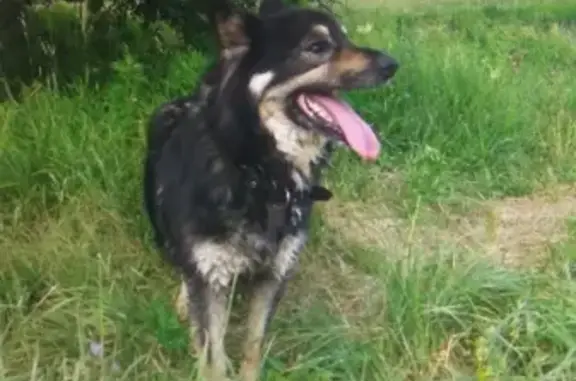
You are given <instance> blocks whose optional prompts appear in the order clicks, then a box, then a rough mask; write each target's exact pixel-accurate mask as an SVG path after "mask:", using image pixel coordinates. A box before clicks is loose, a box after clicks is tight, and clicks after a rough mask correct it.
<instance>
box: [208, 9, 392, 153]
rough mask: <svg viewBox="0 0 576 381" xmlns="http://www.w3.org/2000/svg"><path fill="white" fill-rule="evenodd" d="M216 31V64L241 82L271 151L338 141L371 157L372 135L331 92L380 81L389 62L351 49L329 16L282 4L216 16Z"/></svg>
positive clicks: (389, 70) (374, 52) (386, 57)
mask: <svg viewBox="0 0 576 381" xmlns="http://www.w3.org/2000/svg"><path fill="white" fill-rule="evenodd" d="M217 29H218V34H219V40H220V43H221V52H222V53H221V57H222V59H221V61H226V62H229V63H231V65H232V66H234V69H235V70H234V73H233V74H230V75H232V76H233V75H236V76H242V77H243V78H244V79H245V81H246V82H245V88H246V90H247V91H246V96H247V97H249V98H250V100H251V101H252V102H253V104H254V105H255V106H256V107H257V109H258V113H259V117H260V120H261V124H262V126H263V127H264V128H265V129H267V130H268V131H269V132H270V134H271V135H272V136H274V138H275V140H276V144H277V148H278V149H280V150H281V151H283V152H284V153H285V154H287V155H289V156H292V157H293V158H294V159H295V160H297V158H298V157H299V156H300V157H301V156H302V155H304V156H306V152H307V153H308V155H309V156H314V154H315V153H314V152H317V151H319V150H320V149H321V148H322V147H323V146H324V144H325V143H326V142H328V141H337V142H340V143H343V144H345V145H346V146H348V147H349V148H351V149H352V150H354V151H355V152H356V153H357V154H358V155H359V156H361V157H362V158H364V159H367V160H373V159H375V158H376V157H377V156H378V154H379V150H380V143H379V141H378V139H377V137H376V135H375V134H374V132H373V131H372V129H371V128H370V126H369V125H368V123H366V122H365V121H364V120H363V119H362V118H361V117H360V116H359V115H358V114H357V113H356V112H354V110H353V109H352V108H351V107H350V106H349V105H348V104H347V103H345V102H344V101H343V100H341V99H339V98H338V95H337V94H338V92H339V91H346V90H352V89H358V88H366V87H373V86H377V85H382V84H384V83H386V82H387V81H388V80H389V79H390V78H392V77H393V76H394V74H395V73H396V70H397V69H398V63H397V62H396V61H395V60H394V59H393V58H392V57H390V56H389V55H387V54H386V53H384V52H382V51H378V50H374V49H371V48H367V47H360V46H357V45H355V44H354V43H353V42H352V41H351V40H350V39H349V37H348V36H347V34H346V32H345V31H344V30H343V28H342V26H341V25H340V24H339V23H338V21H337V20H336V19H335V18H334V17H333V16H332V15H330V14H328V13H324V12H322V11H319V10H313V9H305V8H293V7H287V6H285V5H283V4H282V0H262V4H261V6H260V10H259V14H258V15H251V14H244V15H239V14H232V15H228V16H227V17H221V18H219V19H218V22H217ZM314 149H316V151H314ZM307 159H310V160H314V157H309V158H307ZM307 159H305V160H307Z"/></svg>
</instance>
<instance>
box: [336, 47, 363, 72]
mask: <svg viewBox="0 0 576 381" xmlns="http://www.w3.org/2000/svg"><path fill="white" fill-rule="evenodd" d="M332 65H333V66H332V67H333V69H334V71H335V72H336V74H337V75H342V74H354V73H358V72H361V71H364V70H366V69H367V68H368V66H369V65H370V59H369V58H368V57H366V55H365V54H364V53H362V52H360V51H358V50H354V49H343V50H342V51H341V52H340V53H338V55H337V56H336V57H335V58H334V60H333V64H332Z"/></svg>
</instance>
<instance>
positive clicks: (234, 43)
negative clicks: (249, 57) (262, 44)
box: [215, 13, 251, 59]
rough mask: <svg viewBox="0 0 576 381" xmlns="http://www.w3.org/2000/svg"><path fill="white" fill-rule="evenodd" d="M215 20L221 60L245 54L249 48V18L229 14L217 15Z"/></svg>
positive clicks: (247, 16)
mask: <svg viewBox="0 0 576 381" xmlns="http://www.w3.org/2000/svg"><path fill="white" fill-rule="evenodd" d="M215 18H216V30H217V33H218V41H219V42H220V54H221V56H222V58H224V59H228V58H233V57H235V56H238V55H241V54H243V53H245V52H246V50H248V48H249V46H250V35H249V28H250V25H249V23H251V20H248V19H249V18H250V16H249V15H241V14H237V13H229V14H217V15H216V17H215Z"/></svg>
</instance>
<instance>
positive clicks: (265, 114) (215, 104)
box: [207, 63, 331, 191]
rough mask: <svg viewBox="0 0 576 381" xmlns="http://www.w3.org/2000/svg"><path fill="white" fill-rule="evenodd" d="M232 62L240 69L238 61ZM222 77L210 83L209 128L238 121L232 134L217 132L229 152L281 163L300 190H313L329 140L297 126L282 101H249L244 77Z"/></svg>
mask: <svg viewBox="0 0 576 381" xmlns="http://www.w3.org/2000/svg"><path fill="white" fill-rule="evenodd" d="M233 66H234V67H235V68H236V67H237V66H238V63H235V64H234V65H233ZM223 78H224V80H223V82H220V83H212V85H211V86H210V91H209V92H208V93H207V98H208V102H207V106H208V110H209V114H210V116H211V118H210V121H211V124H212V125H213V126H211V127H210V128H214V130H215V131H218V130H220V128H219V126H223V125H228V126H229V125H230V124H234V125H235V128H234V129H225V130H226V131H231V130H232V131H236V134H234V136H223V135H219V136H218V139H219V140H220V141H221V143H222V144H223V145H224V146H225V147H226V150H227V152H229V153H231V154H232V156H233V157H234V158H235V160H236V161H237V162H238V163H242V164H248V165H249V164H250V162H255V161H257V160H262V159H264V160H265V161H270V160H273V161H277V162H278V163H276V164H278V165H276V168H279V167H284V168H285V170H287V171H288V172H289V173H290V175H291V178H292V180H293V181H294V187H295V188H296V189H297V190H303V191H305V190H309V189H310V187H311V186H313V185H314V184H315V183H316V182H317V181H318V177H319V175H320V173H319V170H320V169H321V168H322V167H324V164H325V163H326V162H327V160H328V159H329V155H330V152H331V150H330V147H329V144H328V140H327V139H326V138H325V137H323V136H322V135H319V134H317V133H315V132H313V131H310V130H306V129H303V128H301V127H299V126H296V125H295V124H294V122H293V121H292V120H291V119H290V118H289V117H288V116H287V115H286V113H285V111H284V106H283V104H281V103H280V102H276V101H268V102H263V103H261V104H260V106H259V107H258V106H256V105H255V104H254V102H252V101H250V100H249V99H250V95H249V93H248V90H247V86H246V85H247V84H245V83H244V79H243V78H239V77H238V76H235V75H230V76H223ZM240 99H242V101H238V100H240ZM255 141H257V142H258V143H257V144H256V146H257V147H258V149H257V150H256V151H254V148H255V144H254V142H255ZM271 175H274V174H271Z"/></svg>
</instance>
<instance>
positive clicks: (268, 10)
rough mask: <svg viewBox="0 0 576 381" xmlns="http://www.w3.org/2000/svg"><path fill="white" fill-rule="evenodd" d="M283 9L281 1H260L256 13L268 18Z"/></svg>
mask: <svg viewBox="0 0 576 381" xmlns="http://www.w3.org/2000/svg"><path fill="white" fill-rule="evenodd" d="M284 7H285V5H284V3H283V1H282V0H261V2H260V9H259V10H258V13H259V14H260V16H270V15H273V14H274V13H278V12H280V11H281V10H282V9H284Z"/></svg>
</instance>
